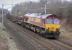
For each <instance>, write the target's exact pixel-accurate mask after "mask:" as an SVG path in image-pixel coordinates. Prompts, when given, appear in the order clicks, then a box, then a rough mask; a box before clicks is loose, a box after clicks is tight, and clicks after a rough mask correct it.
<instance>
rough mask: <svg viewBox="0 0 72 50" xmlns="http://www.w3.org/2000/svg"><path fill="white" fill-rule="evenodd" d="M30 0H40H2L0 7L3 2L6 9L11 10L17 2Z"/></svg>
mask: <svg viewBox="0 0 72 50" xmlns="http://www.w3.org/2000/svg"><path fill="white" fill-rule="evenodd" d="M28 1H33V2H38V1H39V0H0V8H1V7H2V4H4V8H5V9H8V10H11V8H12V7H13V6H14V5H15V4H18V3H21V2H28Z"/></svg>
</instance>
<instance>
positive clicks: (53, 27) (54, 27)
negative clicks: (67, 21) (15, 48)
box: [45, 24, 60, 32]
mask: <svg viewBox="0 0 72 50" xmlns="http://www.w3.org/2000/svg"><path fill="white" fill-rule="evenodd" d="M45 28H46V29H48V31H49V32H51V31H53V32H56V31H57V30H58V29H60V25H59V24H45Z"/></svg>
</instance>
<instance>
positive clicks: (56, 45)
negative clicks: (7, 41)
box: [6, 21, 72, 50]
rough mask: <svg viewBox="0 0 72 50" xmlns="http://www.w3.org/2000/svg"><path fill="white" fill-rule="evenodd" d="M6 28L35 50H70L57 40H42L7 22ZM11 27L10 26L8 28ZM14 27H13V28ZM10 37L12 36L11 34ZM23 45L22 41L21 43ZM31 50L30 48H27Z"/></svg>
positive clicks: (71, 47)
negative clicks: (16, 33)
mask: <svg viewBox="0 0 72 50" xmlns="http://www.w3.org/2000/svg"><path fill="white" fill-rule="evenodd" d="M7 22H8V23H7V25H6V26H7V27H10V28H11V29H12V30H13V29H14V28H15V29H14V30H13V31H14V32H19V33H18V34H19V35H18V36H21V38H22V41H23V40H26V41H27V42H28V43H30V44H31V45H32V47H34V48H35V50H72V46H70V45H67V44H65V43H63V42H61V41H58V40H49V39H46V38H43V37H41V36H39V35H37V34H35V33H34V32H32V31H29V30H27V29H25V28H22V27H21V26H19V25H17V24H14V23H12V22H10V21H7ZM10 25H11V26H10ZM13 25H14V26H13ZM11 35H12V34H11ZM23 43H24V41H23ZM29 49H31V48H29Z"/></svg>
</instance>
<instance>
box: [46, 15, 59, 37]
mask: <svg viewBox="0 0 72 50" xmlns="http://www.w3.org/2000/svg"><path fill="white" fill-rule="evenodd" d="M45 28H46V33H47V34H48V35H49V36H50V35H51V37H53V36H54V37H55V38H57V37H59V34H60V19H59V18H57V17H56V16H54V15H51V16H48V17H47V18H46V19H45Z"/></svg>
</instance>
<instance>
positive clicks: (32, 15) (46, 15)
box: [25, 14, 54, 19]
mask: <svg viewBox="0 0 72 50" xmlns="http://www.w3.org/2000/svg"><path fill="white" fill-rule="evenodd" d="M51 15H54V14H44V15H39V14H26V15H25V16H29V17H36V18H42V19H45V18H47V17H49V16H51Z"/></svg>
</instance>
